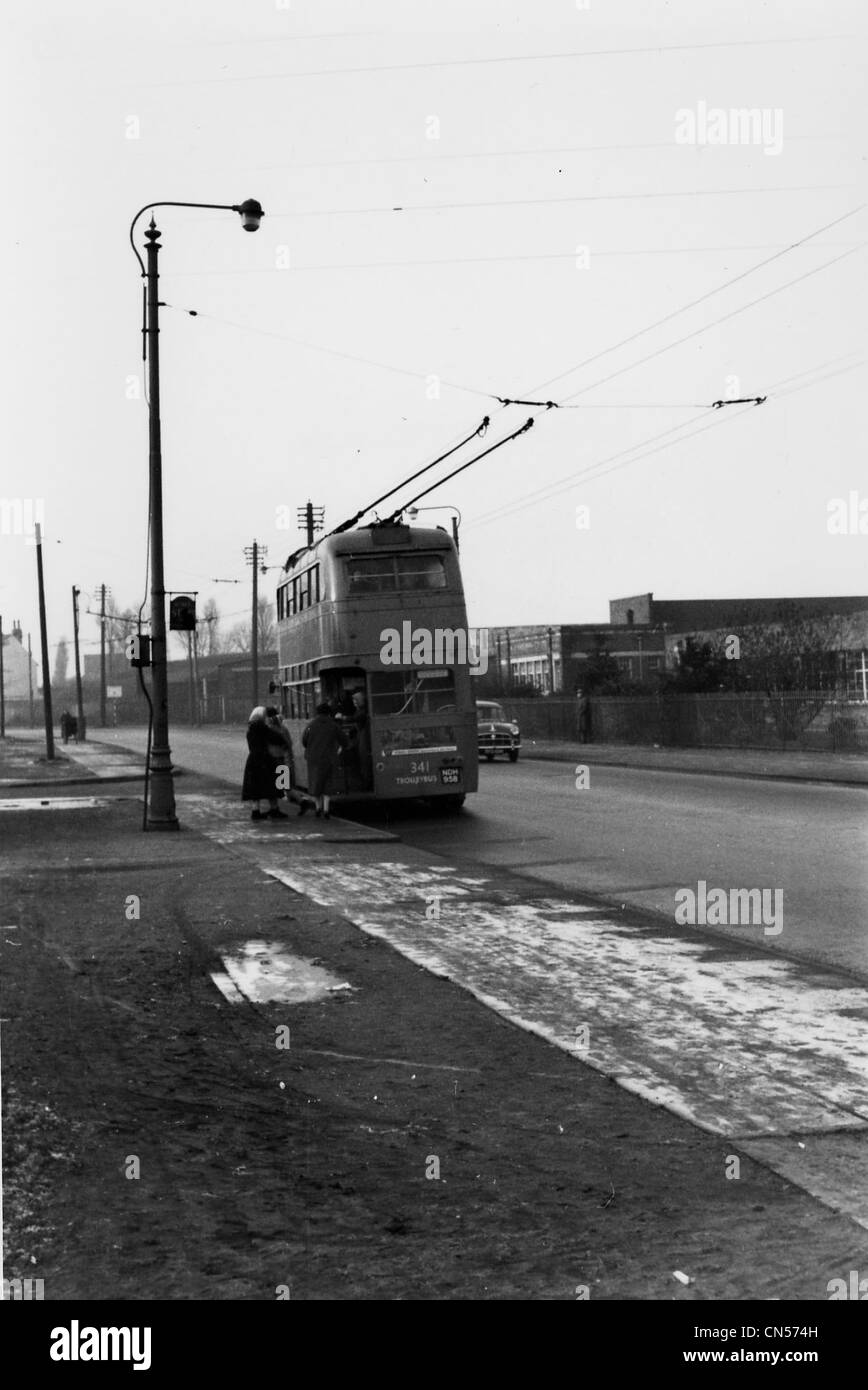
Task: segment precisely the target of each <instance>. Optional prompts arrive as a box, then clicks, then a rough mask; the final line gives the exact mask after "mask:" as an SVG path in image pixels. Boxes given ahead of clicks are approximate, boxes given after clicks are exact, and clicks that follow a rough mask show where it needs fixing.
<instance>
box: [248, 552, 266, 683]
mask: <svg viewBox="0 0 868 1390" xmlns="http://www.w3.org/2000/svg"><path fill="white" fill-rule="evenodd" d="M267 554H268V546H267V545H260V544H259V542H258V541H254V542H253V544H252V545H246V546H245V547H244V558H245V560H246V561H247V563H248V565H251V564H252V566H253V614H252V617H251V621H250V655H251V659H252V662H253V673H252V677H251V679H252V687H251V689H252V694H253V705H254V708H255V707H256V705H258V704H259V564H260V561H261V560H264V559H265V556H266V555H267Z"/></svg>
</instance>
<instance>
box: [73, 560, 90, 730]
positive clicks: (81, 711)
mask: <svg viewBox="0 0 868 1390" xmlns="http://www.w3.org/2000/svg"><path fill="white" fill-rule="evenodd" d="M80 593H81V590H80V589H77V588H76V587H75V585H74V584H73V586H72V629H73V633H74V634H75V695H76V701H77V704H78V738H79V742H81V743H83V742H84V741H85V739H86V738H87V729H86V728H85V723H84V696H83V694H82V690H81V658H80V656H79V652H78V596H79V594H80Z"/></svg>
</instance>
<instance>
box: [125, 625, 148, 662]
mask: <svg viewBox="0 0 868 1390" xmlns="http://www.w3.org/2000/svg"><path fill="white" fill-rule="evenodd" d="M124 652H125V654H126V658H127V661H128V662H129V663H130V665H131V666H150V664H151V639H150V637H144V636H143V635H142V634H141V633H139V634H138V635H137V636H133V637H128V638H127V640H126V643H125V646H124Z"/></svg>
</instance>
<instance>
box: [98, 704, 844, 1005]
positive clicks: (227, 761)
mask: <svg viewBox="0 0 868 1390" xmlns="http://www.w3.org/2000/svg"><path fill="white" fill-rule="evenodd" d="M100 737H105V735H104V733H103V732H102V731H101V732H100ZM112 737H113V738H114V739H115V740H116V741H117V742H118V743H119V744H123V745H126V746H128V747H134V748H139V749H143V748H144V743H145V737H144V733H143V731H141V730H117V731H116V732H115V733H114V734H113V735H112ZM172 750H173V757H174V759H175V762H176V763H177V764H178V765H179V766H181V767H187V768H189V769H191V770H195V771H198V772H202V773H207V774H208V775H210V776H214V777H217V778H220V779H222V780H224V781H228V782H230V783H234V784H235V785H240V780H241V770H242V768H243V763H244V756H245V747H244V739H243V733H239V732H236V731H234V730H226V729H222V728H214V727H208V728H205V729H197V730H191V729H184V728H180V727H178V728H175V729H173V731H172ZM589 756H592V755H589ZM239 809H240V808H239ZM354 814H355V813H354ZM361 818H362V819H364V820H367V821H370V822H373V823H378V824H381V825H386V824H387V825H388V827H389V828H390V829H391V830H394V831H396V832H397V833H398V834H399V835H400V836H401V838H402V840H403V841H404V842H405V843H406V844H408V845H412V846H415V847H417V848H420V849H424V850H428V851H431V852H434V853H439V854H443V855H445V856H447V857H448V858H450V859H451V860H452V861H453V862H457V863H459V864H463V865H468V866H470V865H477V866H479V865H485V866H490V867H492V868H497V867H502V868H505V869H508V870H510V871H515V872H518V873H519V874H521V875H525V876H528V877H530V878H531V879H533V880H535V881H537V882H541V883H543V884H547V885H550V886H551V887H554V888H559V889H565V890H567V891H575V892H580V893H586V894H591V895H595V896H599V897H600V898H602V899H604V900H605V901H606V902H610V903H611V902H614V903H617V904H621V903H624V904H627V905H628V906H633V907H639V908H643V909H646V910H650V911H653V912H655V913H659V914H662V915H664V916H666V917H667V918H668V919H669V921H672V920H673V915H674V911H675V894H676V892H677V891H678V890H679V889H685V888H692V889H693V890H694V891H696V890H697V885H698V883H699V882H700V881H701V880H702V881H705V883H706V884H707V885H708V891H709V892H710V891H711V890H712V888H725V889H726V890H730V889H751V888H761V889H763V888H764V889H771V890H775V889H779V890H781V892H782V899H781V903H782V912H781V913H780V914H779V915H778V918H777V921H776V922H775V926H777V925H779V924H780V923H781V922H782V930H781V931H780V932H779V933H777V934H771V933H768V932H766V931H764V930H763V928H762V927H761V926H725V925H721V926H719V927H718V928H717V929H716V930H719V931H722V932H724V933H725V934H726V935H728V936H730V937H731V938H732V939H733V940H741V941H744V940H745V939H749V940H751V941H753V942H754V943H758V944H761V945H764V946H767V947H769V948H770V949H773V950H777V951H782V952H784V953H785V954H787V955H792V956H796V957H799V958H801V959H807V960H812V961H817V962H819V963H822V964H824V965H831V966H834V967H836V968H838V969H843V970H847V971H850V972H854V973H856V974H858V975H859V976H860V977H861V978H863V979H868V918H866V910H865V908H866V901H868V854H866V849H868V796H866V793H865V791H863V790H861V789H858V788H849V787H832V786H828V785H824V784H817V785H810V784H805V783H787V782H765V781H757V782H751V781H747V780H745V779H741V778H726V777H717V776H702V775H698V774H693V773H691V774H683V775H682V774H678V773H671V772H666V773H657V772H651V771H647V770H638V769H625V768H614V767H600V768H594V767H593V765H592V766H591V772H590V786H589V787H588V788H587V789H585V790H581V791H579V790H577V789H576V786H575V777H574V772H573V766H572V764H571V763H566V762H564V763H554V762H533V761H526V762H519V763H517V764H515V765H513V764H509V763H505V762H497V763H494V764H487V763H483V765H482V767H481V769H480V791H479V793H478V794H477V795H476V796H474V797H470V798H468V802H467V806H466V808H465V810H464V812H462V814H461V815H460V816H457V817H446V818H441V817H439V816H437V817H435V816H432V815H430V814H429V813H427V812H425V811H424V810H422V809H419V808H417V807H415V806H412V805H410V804H408V805H407V807H406V809H405V808H404V807H403V806H402V807H401V808H400V813H399V815H398V816H395V815H394V814H390V815H389V817H388V819H386V813H385V812H384V810H383V809H381V808H374V807H366V808H364V809H363V810H361ZM771 901H773V899H772V900H771Z"/></svg>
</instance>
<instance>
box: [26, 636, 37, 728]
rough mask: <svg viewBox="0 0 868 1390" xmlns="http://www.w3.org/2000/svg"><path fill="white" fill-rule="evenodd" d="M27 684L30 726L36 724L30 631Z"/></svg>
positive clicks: (28, 637)
mask: <svg viewBox="0 0 868 1390" xmlns="http://www.w3.org/2000/svg"><path fill="white" fill-rule="evenodd" d="M27 686H28V689H29V691H30V727H31V729H32V728H33V727H34V726H35V724H36V715H35V714H34V713H33V651H32V649H31V646H30V633H29V632H28V634H27Z"/></svg>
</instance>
